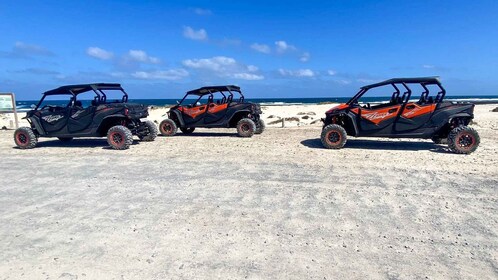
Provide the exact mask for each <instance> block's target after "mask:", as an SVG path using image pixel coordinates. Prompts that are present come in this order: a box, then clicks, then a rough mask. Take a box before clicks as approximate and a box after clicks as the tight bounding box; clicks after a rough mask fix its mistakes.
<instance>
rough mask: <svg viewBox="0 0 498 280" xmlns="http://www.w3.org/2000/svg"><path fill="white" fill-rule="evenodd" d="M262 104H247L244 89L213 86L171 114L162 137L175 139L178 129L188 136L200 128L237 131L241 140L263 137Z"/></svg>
mask: <svg viewBox="0 0 498 280" xmlns="http://www.w3.org/2000/svg"><path fill="white" fill-rule="evenodd" d="M261 113H262V112H261V107H260V106H259V104H255V103H251V102H246V101H245V100H244V95H243V94H242V91H241V90H240V87H238V86H233V85H227V86H209V87H202V88H199V89H195V90H191V91H189V92H187V94H185V96H184V97H183V99H182V100H181V101H180V102H178V104H177V105H176V106H174V107H172V108H171V109H170V110H169V112H168V119H165V120H163V121H162V122H161V123H160V124H159V131H160V132H161V134H162V135H165V136H173V135H175V134H176V131H177V129H178V128H180V130H181V131H182V132H183V133H184V134H190V133H192V132H194V130H195V128H196V127H205V128H237V133H238V135H239V136H241V137H251V136H253V135H254V134H260V133H262V132H263V130H264V129H265V123H264V122H263V120H262V119H260V117H259V116H260V114H261Z"/></svg>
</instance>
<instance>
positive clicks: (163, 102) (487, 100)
mask: <svg viewBox="0 0 498 280" xmlns="http://www.w3.org/2000/svg"><path fill="white" fill-rule="evenodd" d="M351 97H352V96H348V97H304V98H247V97H246V99H245V100H246V101H250V102H254V103H259V104H261V105H264V106H285V105H313V104H327V103H345V102H347V101H348V100H349V99H351ZM389 98H390V96H376V97H365V98H363V101H364V102H373V103H375V102H383V101H386V100H387V99H389ZM180 100H181V99H173V98H162V99H148V98H140V99H129V100H128V102H129V103H141V104H145V105H147V106H170V105H174V104H176V102H177V101H180ZM445 100H451V101H457V102H458V101H460V102H472V103H475V104H494V103H498V95H479V96H476V95H455V96H446V97H445ZM82 101H83V104H84V105H86V104H85V103H89V102H90V101H89V100H82ZM85 101H86V102H85ZM188 101H189V100H188ZM38 102H39V100H17V101H16V106H17V108H18V109H19V110H22V109H29V108H30V107H31V105H33V104H35V105H36V104H37V103H38ZM52 102H53V103H54V104H53V105H64V104H66V103H67V101H65V100H52Z"/></svg>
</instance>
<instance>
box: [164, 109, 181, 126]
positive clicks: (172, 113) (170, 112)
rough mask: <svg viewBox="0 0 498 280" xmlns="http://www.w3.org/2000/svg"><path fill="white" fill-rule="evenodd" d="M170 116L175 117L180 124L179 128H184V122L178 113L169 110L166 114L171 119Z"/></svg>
mask: <svg viewBox="0 0 498 280" xmlns="http://www.w3.org/2000/svg"><path fill="white" fill-rule="evenodd" d="M171 115H175V116H176V119H177V120H178V122H179V123H180V127H184V126H185V122H184V121H183V118H182V114H180V112H178V111H176V110H170V111H169V112H168V117H169V118H170V119H171Z"/></svg>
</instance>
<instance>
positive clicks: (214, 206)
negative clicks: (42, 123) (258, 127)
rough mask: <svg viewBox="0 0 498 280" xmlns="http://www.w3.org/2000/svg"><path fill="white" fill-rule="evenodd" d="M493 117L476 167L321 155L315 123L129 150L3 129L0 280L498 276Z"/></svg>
mask: <svg viewBox="0 0 498 280" xmlns="http://www.w3.org/2000/svg"><path fill="white" fill-rule="evenodd" d="M329 107H330V105H324V106H299V107H297V106H296V107H285V108H284V107H273V106H272V107H270V106H268V107H267V109H266V110H265V117H268V116H269V115H271V114H273V115H277V116H280V117H293V116H296V115H297V113H299V112H301V111H302V112H308V111H310V112H315V113H316V115H315V116H314V117H316V118H321V117H323V114H324V112H325V110H326V109H328V108H329ZM495 107H496V105H478V106H477V107H476V112H475V114H476V119H475V122H476V123H477V124H475V125H474V127H475V128H476V129H477V130H478V131H479V133H480V135H481V146H480V147H479V148H478V150H477V151H476V152H475V153H473V154H471V155H456V154H453V153H449V152H448V151H447V149H446V148H445V146H444V145H435V144H433V143H432V142H431V141H427V140H412V139H408V140H400V139H392V140H387V139H366V138H361V139H349V140H348V143H347V144H346V147H345V148H344V149H341V150H327V149H323V148H321V146H320V141H319V140H318V137H319V134H320V129H321V127H320V125H318V126H304V125H303V126H302V127H299V128H287V129H282V128H277V127H271V128H269V129H268V130H267V131H265V133H263V134H262V135H257V136H254V137H252V138H249V139H245V138H239V137H235V131H234V130H233V129H231V130H229V129H212V130H209V129H199V130H196V132H194V133H193V134H192V135H191V136H184V135H182V134H181V133H179V135H177V136H174V137H169V138H167V137H159V138H158V139H157V140H156V141H155V142H150V143H147V142H142V143H139V142H137V144H136V145H133V146H132V147H131V148H130V149H129V150H126V151H115V150H111V149H108V148H106V146H107V144H106V141H105V140H104V139H77V140H74V141H72V142H69V143H61V142H59V141H58V140H54V139H43V138H42V139H41V142H40V145H39V147H37V148H35V149H32V150H19V149H16V148H14V142H13V137H12V135H13V131H12V130H9V131H0V172H1V174H0V224H1V225H2V227H0V240H1V242H0V276H1V277H0V278H1V279H213V278H222V279H241V278H249V279H425V278H428V279H496V278H497V276H498V269H497V268H498V207H497V205H498V113H491V112H490V110H491V109H492V108H495ZM164 112H165V111H164V110H153V111H152V116H151V119H156V120H160V119H162V118H159V117H160V116H161V114H164ZM158 116H159V117H158ZM0 125H1V124H0Z"/></svg>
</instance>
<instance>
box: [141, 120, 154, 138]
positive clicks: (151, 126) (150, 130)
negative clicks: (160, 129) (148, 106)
mask: <svg viewBox="0 0 498 280" xmlns="http://www.w3.org/2000/svg"><path fill="white" fill-rule="evenodd" d="M143 124H144V125H145V126H146V127H147V131H148V133H147V134H146V135H143V136H141V137H140V140H142V141H154V139H156V137H157V126H156V125H155V124H154V123H153V122H152V121H149V120H146V121H144V123H143Z"/></svg>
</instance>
